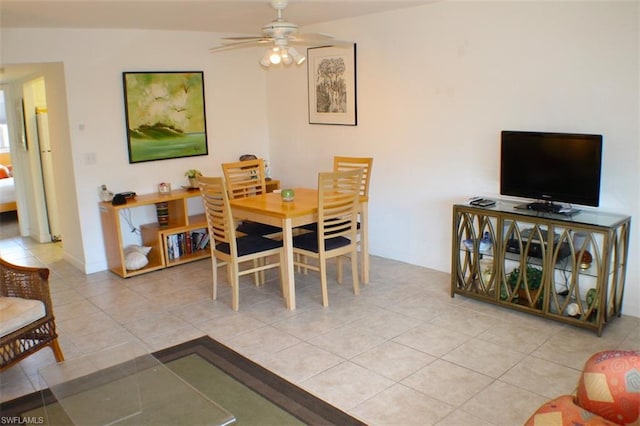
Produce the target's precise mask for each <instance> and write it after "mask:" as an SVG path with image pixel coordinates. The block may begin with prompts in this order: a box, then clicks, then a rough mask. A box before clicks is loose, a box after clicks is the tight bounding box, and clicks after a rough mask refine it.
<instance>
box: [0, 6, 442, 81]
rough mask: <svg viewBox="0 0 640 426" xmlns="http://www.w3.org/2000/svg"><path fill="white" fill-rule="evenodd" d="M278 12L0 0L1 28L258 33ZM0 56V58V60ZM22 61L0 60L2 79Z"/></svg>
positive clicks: (293, 18) (304, 9)
mask: <svg viewBox="0 0 640 426" xmlns="http://www.w3.org/2000/svg"><path fill="white" fill-rule="evenodd" d="M434 1H438V0H373V1H372V0H290V1H289V4H288V6H287V7H286V9H285V10H284V12H283V17H284V19H285V20H287V21H289V22H293V23H296V24H297V25H299V26H300V27H304V26H306V25H312V24H319V23H322V22H328V21H334V20H339V19H345V18H350V17H355V16H362V15H368V14H372V13H380V12H386V11H390V10H394V9H401V8H406V7H412V6H419V5H422V4H427V3H433V2H434ZM275 18H276V11H275V10H274V9H273V8H272V7H271V1H270V0H259V1H256V0H127V1H123V0H0V28H94V29H98V28H101V29H150V30H175V31H205V32H215V33H222V34H231V35H238V34H242V35H259V34H260V29H261V28H262V26H263V25H265V24H267V23H269V22H271V21H273V20H274V19H275ZM1 59H2V58H1V57H0V64H1V63H2V62H1ZM32 70H33V67H31V66H30V65H28V64H25V65H0V83H6V82H8V81H11V80H15V79H18V78H22V77H24V76H26V75H29V74H30V73H31V72H32Z"/></svg>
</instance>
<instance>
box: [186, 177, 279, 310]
mask: <svg viewBox="0 0 640 426" xmlns="http://www.w3.org/2000/svg"><path fill="white" fill-rule="evenodd" d="M198 186H199V187H200V193H201V195H202V200H203V202H204V208H205V214H206V217H207V227H208V230H209V238H210V241H211V242H210V244H209V246H210V248H211V264H212V271H213V299H214V300H215V299H216V298H217V288H218V268H217V267H218V263H217V261H218V260H220V261H222V262H225V263H226V265H227V276H228V279H229V283H230V284H231V291H232V302H231V305H232V306H231V307H232V308H233V310H234V311H237V310H238V307H239V298H240V277H241V276H244V275H248V274H253V275H254V281H255V283H256V285H260V284H264V274H263V273H262V272H263V271H265V270H267V269H272V268H280V286H281V289H282V291H283V294H284V286H283V285H284V284H283V283H284V277H283V274H284V269H283V266H282V261H283V258H284V256H283V249H282V241H276V240H272V239H270V238H266V237H263V236H261V235H245V236H240V237H238V236H237V235H236V230H235V227H234V226H233V225H234V221H233V216H232V214H231V206H230V205H229V194H228V192H227V189H226V187H225V183H224V179H223V178H221V177H205V176H200V177H199V178H198ZM270 256H276V257H277V259H278V261H277V262H276V263H268V259H267V258H268V257H270ZM246 262H252V266H249V267H248V268H246V269H242V270H241V269H240V265H241V264H245V263H246Z"/></svg>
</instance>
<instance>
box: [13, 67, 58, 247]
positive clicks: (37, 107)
mask: <svg viewBox="0 0 640 426" xmlns="http://www.w3.org/2000/svg"><path fill="white" fill-rule="evenodd" d="M10 88H11V90H2V92H3V96H4V100H5V102H4V105H3V106H4V113H5V115H6V116H7V120H6V121H7V126H8V128H9V129H8V132H7V134H8V136H9V138H10V142H9V144H8V145H9V147H10V152H11V161H12V163H13V164H12V165H13V169H14V177H13V180H14V183H15V188H14V189H15V196H16V201H17V206H16V210H17V216H18V219H19V224H20V234H21V235H22V236H25V237H26V236H28V237H31V238H32V239H34V240H36V241H37V242H39V243H46V242H51V241H60V240H61V238H62V232H61V231H60V224H59V211H58V206H57V196H56V192H55V189H54V188H55V185H54V176H55V174H54V162H53V159H52V147H51V141H50V137H49V116H48V109H47V99H46V83H45V79H44V77H37V78H34V79H31V80H27V81H24V82H23V83H15V84H13V85H11V87H10ZM11 105H15V107H16V108H15V110H14V111H12V110H11ZM12 127H13V128H12Z"/></svg>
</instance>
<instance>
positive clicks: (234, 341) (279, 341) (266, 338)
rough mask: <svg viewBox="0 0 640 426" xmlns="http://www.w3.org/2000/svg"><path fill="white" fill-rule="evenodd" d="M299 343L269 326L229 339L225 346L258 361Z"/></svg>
mask: <svg viewBox="0 0 640 426" xmlns="http://www.w3.org/2000/svg"><path fill="white" fill-rule="evenodd" d="M298 343H300V339H298V338H297V337H294V336H292V335H291V334H288V333H285V332H284V331H281V330H278V329H277V328H274V327H272V326H270V325H265V326H264V327H260V328H257V329H255V330H251V331H248V332H246V333H242V334H240V335H237V336H234V337H230V338H229V339H227V340H226V343H225V344H226V345H227V346H229V347H231V348H233V349H234V350H236V351H238V352H242V354H244V355H245V356H247V357H249V358H251V359H253V360H256V361H260V360H262V359H264V358H270V357H271V356H272V354H274V353H276V352H279V351H282V350H283V349H286V348H288V347H291V346H294V345H296V344H298Z"/></svg>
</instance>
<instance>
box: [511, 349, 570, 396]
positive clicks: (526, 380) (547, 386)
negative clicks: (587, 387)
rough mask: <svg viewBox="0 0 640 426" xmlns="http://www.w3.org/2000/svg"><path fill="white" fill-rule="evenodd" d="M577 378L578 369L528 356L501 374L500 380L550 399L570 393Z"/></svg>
mask: <svg viewBox="0 0 640 426" xmlns="http://www.w3.org/2000/svg"><path fill="white" fill-rule="evenodd" d="M579 378H580V370H579V369H574V368H569V367H565V366H564V365H560V364H556V363H554V362H551V361H547V360H544V359H540V358H536V357H533V356H528V357H526V358H525V359H523V360H522V361H520V362H519V363H518V364H516V365H515V366H514V367H513V368H512V369H511V370H509V371H507V372H506V373H505V374H504V375H502V377H500V380H501V381H503V382H505V383H509V384H512V385H514V386H518V387H520V388H523V389H526V390H529V391H531V392H535V393H537V394H538V395H542V396H546V397H547V398H549V399H552V398H555V397H557V396H560V395H566V394H571V393H572V392H573V391H574V390H575V389H576V387H577V385H578V379H579Z"/></svg>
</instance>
